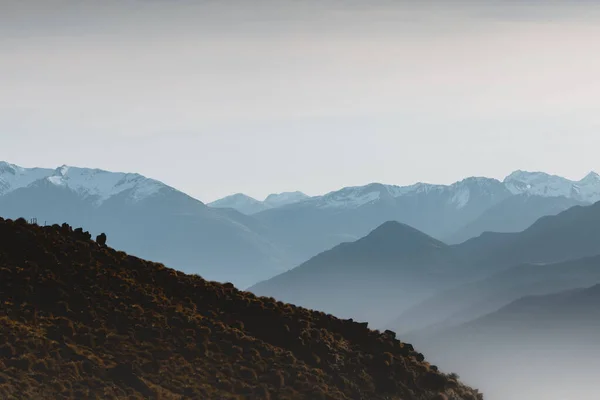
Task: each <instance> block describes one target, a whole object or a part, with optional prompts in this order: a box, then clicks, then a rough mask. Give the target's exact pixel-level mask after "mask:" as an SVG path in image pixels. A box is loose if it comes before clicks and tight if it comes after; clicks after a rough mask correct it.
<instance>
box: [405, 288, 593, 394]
mask: <svg viewBox="0 0 600 400" xmlns="http://www.w3.org/2000/svg"><path fill="white" fill-rule="evenodd" d="M414 337H418V340H417V341H416V342H415V343H416V345H418V347H419V348H420V349H422V350H423V351H425V354H427V355H428V357H429V358H430V359H432V361H433V362H435V363H439V365H441V366H443V367H444V368H450V369H451V370H453V371H456V372H458V373H459V374H460V376H461V377H462V378H463V379H468V380H469V382H474V383H475V384H477V385H479V387H480V388H482V389H483V390H484V391H485V392H486V399H490V400H501V399H514V400H529V399H557V400H558V399H584V398H593V397H595V396H596V392H597V388H596V386H597V385H596V380H597V373H598V370H599V369H600V342H599V341H598V338H599V337H600V285H594V286H592V287H587V288H577V289H570V290H567V291H562V292H558V293H552V294H546V295H542V296H528V297H523V298H520V299H518V300H516V301H514V302H512V303H510V304H508V305H506V306H504V307H502V308H500V309H499V310H497V311H495V312H492V313H490V314H487V315H485V316H482V317H480V318H478V319H475V320H474V321H470V322H467V323H464V324H461V325H459V326H455V327H451V328H447V329H442V330H440V331H438V332H436V333H435V334H431V335H423V334H422V333H421V334H419V335H418V336H414ZM498 377H501V378H502V379H498ZM507 382H510V384H507ZM549 382H551V384H549Z"/></svg>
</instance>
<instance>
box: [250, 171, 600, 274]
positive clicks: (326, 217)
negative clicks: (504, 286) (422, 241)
mask: <svg viewBox="0 0 600 400" xmlns="http://www.w3.org/2000/svg"><path fill="white" fill-rule="evenodd" d="M599 200H600V177H599V176H598V175H597V174H596V173H594V172H591V173H589V174H588V175H587V176H586V177H585V178H583V179H581V180H580V181H571V180H568V179H566V178H561V177H558V176H555V175H549V174H545V173H541V172H524V171H516V172H514V173H512V174H510V175H509V176H507V177H506V178H505V179H504V181H502V182H501V181H498V180H496V179H491V178H467V179H464V180H462V181H459V182H456V183H454V184H452V185H433V184H426V183H417V184H414V185H410V186H393V185H384V184H380V183H372V184H368V185H365V186H358V187H347V188H343V189H341V190H338V191H334V192H330V193H327V194H325V195H322V196H315V197H310V198H304V199H303V200H301V201H298V202H294V203H291V204H286V205H284V206H282V207H273V208H269V209H267V210H264V211H260V212H257V213H254V214H253V217H254V218H256V219H257V220H259V221H261V222H262V223H264V224H265V225H266V226H268V227H269V230H270V233H271V235H270V239H271V240H272V241H273V242H274V243H277V244H278V246H279V247H280V248H283V249H285V250H286V252H287V253H288V255H289V257H290V258H291V259H292V260H294V262H295V263H296V264H299V263H301V262H303V261H305V260H307V259H308V258H310V257H312V256H314V255H315V254H318V253H320V252H323V251H325V250H328V249H330V248H332V247H334V246H335V245H337V244H339V243H342V242H347V241H353V240H357V239H359V238H361V237H364V236H365V235H367V234H368V233H369V232H370V231H372V230H373V229H375V228H376V227H377V226H379V225H381V224H383V223H384V222H387V221H399V222H402V223H405V224H407V225H410V226H412V227H414V228H416V229H418V230H420V231H422V232H424V233H426V234H428V235H430V236H432V237H434V238H436V239H439V240H442V241H443V242H445V243H449V244H453V243H460V242H463V241H465V240H468V239H469V238H472V237H476V236H479V235H481V234H482V233H484V232H487V231H493V232H518V231H521V230H523V229H525V228H527V227H528V226H529V225H530V224H532V223H533V222H535V221H536V220H537V219H538V218H540V217H542V216H545V215H553V214H557V213H559V212H561V211H564V210H566V209H568V208H570V207H572V206H575V205H587V204H592V203H593V202H596V201H599ZM507 216H508V217H507Z"/></svg>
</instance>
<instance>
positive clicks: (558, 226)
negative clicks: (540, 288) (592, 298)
mask: <svg viewBox="0 0 600 400" xmlns="http://www.w3.org/2000/svg"><path fill="white" fill-rule="evenodd" d="M453 248H454V249H455V250H456V251H457V252H458V253H459V254H460V255H461V257H463V258H464V259H467V260H469V262H470V263H471V264H473V265H476V266H477V268H478V269H480V270H481V271H483V272H484V273H486V272H493V271H494V270H501V269H504V268H508V267H511V266H514V265H518V264H522V263H532V264H539V263H554V262H560V261H567V260H573V259H577V258H584V257H591V256H595V255H597V254H599V253H600V202H598V203H595V204H593V205H590V206H575V207H572V208H570V209H568V210H566V211H563V212H561V213H560V214H557V215H553V216H544V217H542V218H540V219H538V220H537V221H536V222H535V223H534V224H533V225H531V226H530V227H529V228H527V229H525V230H524V231H522V232H517V233H504V234H498V233H490V234H484V235H482V236H480V237H478V238H474V239H470V240H468V241H466V242H464V243H462V244H460V245H456V246H453Z"/></svg>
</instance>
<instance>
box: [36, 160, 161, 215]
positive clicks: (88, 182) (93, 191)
mask: <svg viewBox="0 0 600 400" xmlns="http://www.w3.org/2000/svg"><path fill="white" fill-rule="evenodd" d="M48 181H49V182H51V183H52V184H54V185H56V186H62V187H67V188H69V189H71V190H72V191H74V192H76V193H78V194H79V195H81V196H83V197H95V198H96V200H95V202H96V204H97V205H99V204H101V203H103V202H104V201H106V200H107V199H109V198H110V197H112V196H115V195H117V194H120V193H122V192H124V191H127V190H131V194H130V196H131V200H133V201H139V200H141V199H144V198H146V197H148V196H151V195H153V194H155V193H156V192H158V191H159V190H160V189H161V188H162V187H164V186H165V185H164V184H162V183H160V182H158V181H155V180H153V179H148V178H145V177H143V176H142V175H139V174H130V173H123V172H108V171H103V170H100V169H89V168H78V167H70V166H67V165H63V166H61V167H59V168H57V169H56V170H55V171H54V173H53V174H52V175H51V176H49V177H48Z"/></svg>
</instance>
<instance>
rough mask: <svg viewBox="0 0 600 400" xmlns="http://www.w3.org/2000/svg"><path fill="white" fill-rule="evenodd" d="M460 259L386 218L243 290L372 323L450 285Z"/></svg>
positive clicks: (387, 317)
mask: <svg viewBox="0 0 600 400" xmlns="http://www.w3.org/2000/svg"><path fill="white" fill-rule="evenodd" d="M460 265H461V263H460V262H459V260H458V259H457V258H456V256H455V251H454V250H453V249H452V248H451V247H449V246H447V245H445V244H444V243H442V242H440V241H438V240H436V239H434V238H432V237H430V236H427V235H426V234H424V233H422V232H420V231H418V230H416V229H414V228H412V227H410V226H408V225H404V224H401V223H399V222H386V223H384V224H383V225H381V226H380V227H378V228H377V229H375V230H373V231H372V232H371V233H370V234H369V235H367V236H365V237H364V238H362V239H360V240H358V241H355V242H351V243H343V244H341V245H338V246H336V247H334V248H333V249H331V250H329V251H326V252H324V253H321V254H319V255H317V256H315V257H313V258H312V259H310V260H309V261H307V262H305V263H304V264H302V265H300V266H298V267H296V268H294V269H292V270H290V271H287V272H285V273H283V274H281V275H278V276H276V277H274V278H272V279H269V280H267V281H264V282H261V283H258V284H257V285H254V286H252V287H250V288H249V289H248V290H250V291H252V292H254V293H256V294H259V295H268V296H273V297H275V298H277V299H280V300H283V301H288V302H292V303H295V304H299V305H302V306H305V307H309V308H316V309H319V310H324V311H327V312H331V313H333V314H336V315H340V316H347V317H353V318H359V319H365V320H368V321H369V322H371V323H373V324H375V325H377V324H380V323H385V322H389V316H390V315H394V313H398V312H400V311H401V310H402V308H403V307H409V306H410V305H412V304H414V303H415V302H417V301H421V300H423V299H425V298H426V297H427V296H428V295H431V294H433V293H434V292H435V291H436V290H440V289H442V288H447V287H449V286H451V285H452V284H453V283H455V282H456V281H457V280H458V279H460V278H461V276H460V273H459V272H460Z"/></svg>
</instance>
